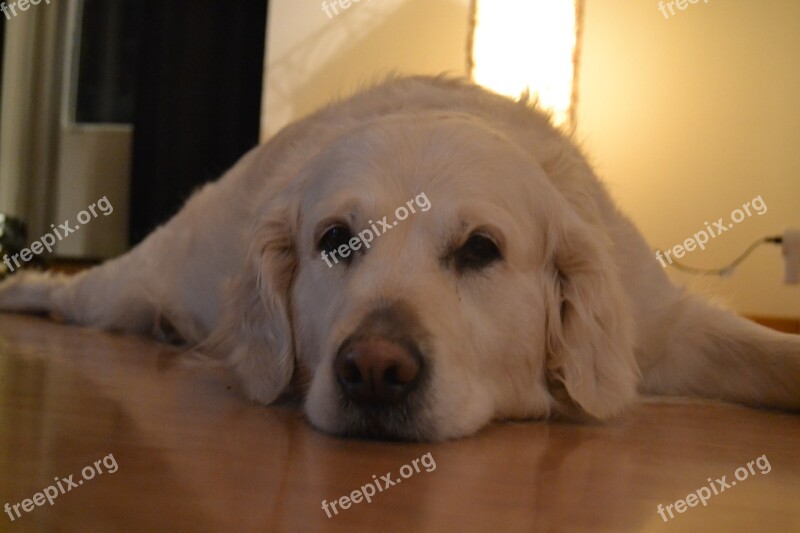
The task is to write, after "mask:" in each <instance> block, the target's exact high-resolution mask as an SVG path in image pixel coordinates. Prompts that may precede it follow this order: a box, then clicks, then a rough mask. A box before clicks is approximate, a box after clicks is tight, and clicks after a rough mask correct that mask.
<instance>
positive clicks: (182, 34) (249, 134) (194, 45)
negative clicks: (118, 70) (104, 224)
mask: <svg viewBox="0 0 800 533" xmlns="http://www.w3.org/2000/svg"><path fill="white" fill-rule="evenodd" d="M144 4H145V5H146V7H145V9H144V13H145V14H144V19H143V22H142V32H141V40H140V43H141V44H140V48H139V53H138V57H137V71H138V72H137V79H136V106H135V111H134V141H133V169H132V183H131V224H130V239H131V244H132V245H133V244H136V243H137V242H139V241H141V240H142V239H143V238H144V237H146V236H147V234H148V233H150V232H151V231H152V230H153V229H154V228H155V227H156V226H157V225H159V224H162V223H163V222H165V221H166V220H168V219H169V218H170V217H171V216H172V215H174V214H175V213H176V212H177V211H178V210H179V209H180V207H181V206H182V205H183V203H184V202H185V201H186V199H187V198H188V197H189V196H190V195H191V193H192V192H193V191H194V190H195V189H197V188H198V187H199V186H200V185H202V184H203V183H205V182H208V181H211V180H214V179H216V178H217V177H219V175H220V174H222V173H223V172H224V171H225V170H226V169H228V168H229V167H230V166H231V165H232V164H233V163H234V162H236V160H237V159H238V158H239V157H240V156H242V155H243V154H244V153H245V152H246V151H247V150H248V149H250V148H251V147H253V146H254V145H256V144H257V143H258V138H259V124H260V115H261V86H262V77H263V65H264V39H265V35H266V18H267V0H236V1H235V2H220V1H219V0H144Z"/></svg>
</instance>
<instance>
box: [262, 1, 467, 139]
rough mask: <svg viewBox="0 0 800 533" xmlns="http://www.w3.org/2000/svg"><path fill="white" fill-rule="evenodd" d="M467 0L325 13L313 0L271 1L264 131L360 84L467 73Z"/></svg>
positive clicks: (381, 4)
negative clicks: (392, 75) (389, 76)
mask: <svg viewBox="0 0 800 533" xmlns="http://www.w3.org/2000/svg"><path fill="white" fill-rule="evenodd" d="M468 4H469V0H361V1H360V2H358V3H353V4H351V5H350V7H349V8H348V9H347V10H345V11H341V12H340V14H339V15H333V17H332V18H329V17H328V15H326V14H325V12H324V11H323V10H322V7H321V2H320V1H316V0H310V1H305V0H303V1H298V0H274V1H272V2H270V15H269V28H268V32H267V33H268V42H267V70H266V84H265V100H264V120H263V123H262V136H263V137H265V138H267V137H269V136H271V135H273V134H274V133H275V132H277V131H278V130H279V129H280V128H282V127H283V126H285V125H286V124H288V123H289V122H291V121H292V120H296V119H298V118H300V117H302V116H304V115H307V114H308V113H310V112H312V111H314V110H315V109H318V108H320V107H322V106H323V105H325V104H326V103H328V102H330V101H331V100H332V99H335V98H341V97H344V96H347V95H349V94H351V93H353V92H354V91H355V90H357V89H358V88H359V87H360V86H362V85H364V84H368V83H370V82H374V81H376V80H379V79H381V77H383V76H385V75H387V74H389V73H391V72H396V73H400V74H439V73H442V72H451V73H454V74H458V75H464V74H465V73H466V54H465V49H466V44H467V23H468Z"/></svg>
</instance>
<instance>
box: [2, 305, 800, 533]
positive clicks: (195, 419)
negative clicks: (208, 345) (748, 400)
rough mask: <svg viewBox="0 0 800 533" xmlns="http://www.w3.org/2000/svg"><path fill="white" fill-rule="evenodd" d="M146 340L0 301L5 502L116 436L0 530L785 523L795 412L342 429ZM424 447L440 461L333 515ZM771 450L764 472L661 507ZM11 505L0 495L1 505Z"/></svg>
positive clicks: (799, 484)
mask: <svg viewBox="0 0 800 533" xmlns="http://www.w3.org/2000/svg"><path fill="white" fill-rule="evenodd" d="M177 360H178V352H177V351H176V350H175V349H173V348H170V347H166V346H163V345H160V344H157V343H155V342H152V341H149V340H144V339H137V338H131V337H124V336H117V335H110V334H105V333H100V332H95V331H90V330H85V329H78V328H69V327H65V326H61V325H57V324H53V323H50V322H47V321H44V320H41V319H37V318H31V317H20V316H12V315H0V505H5V503H9V504H10V505H13V504H16V503H20V502H22V501H23V500H25V499H27V498H31V497H33V495H34V494H36V493H37V492H40V491H42V490H43V489H45V488H46V487H48V486H50V485H51V484H53V483H54V478H56V477H58V478H60V479H64V478H67V477H68V476H69V475H71V474H72V475H73V476H74V479H75V480H78V479H81V471H82V469H83V468H84V467H86V466H87V465H92V464H93V463H94V462H95V461H97V460H101V459H102V458H103V457H106V456H108V455H109V454H113V457H114V459H115V460H116V463H117V464H118V470H117V471H116V472H114V473H109V472H104V473H103V474H100V475H96V476H95V477H94V478H93V479H91V480H86V481H85V482H84V483H83V484H82V485H79V486H78V487H76V488H73V489H72V490H70V491H68V492H66V493H64V494H62V495H59V496H58V497H57V498H56V499H55V500H54V501H53V505H52V506H50V505H49V504H48V503H47V502H45V503H44V505H43V506H42V507H34V508H33V510H32V511H31V512H28V513H25V512H22V513H21V514H22V516H21V518H16V517H15V520H14V521H13V522H12V521H11V520H10V518H9V516H8V514H6V513H3V514H0V531H431V532H433V531H437V532H438V531H497V532H500V531H503V532H505V531H800V506H798V505H797V503H798V501H800V416H792V415H788V414H783V413H776V412H767V411H757V410H752V409H746V408H741V407H735V406H721V405H713V404H690V403H683V404H680V403H679V404H667V405H664V404H646V405H642V406H640V407H638V408H636V409H634V410H632V411H630V412H629V413H627V414H626V415H625V416H623V417H621V418H620V419H618V420H616V421H614V422H612V423H610V424H607V425H583V426H580V425H572V424H552V423H551V424H545V423H536V422H531V423H514V424H495V425H492V426H491V427H489V428H487V429H486V430H484V431H483V432H482V433H480V434H479V435H478V436H476V437H474V438H470V439H463V440H459V441H454V442H447V443H440V444H400V443H383V442H367V441H353V440H342V439H337V438H333V437H329V436H326V435H323V434H320V433H319V432H317V431H315V430H313V429H311V428H310V427H309V426H308V424H307V423H306V422H305V420H304V419H303V416H302V413H301V412H300V411H299V409H298V408H296V407H293V406H286V405H285V406H281V407H263V406H258V405H253V404H251V403H249V402H247V401H246V400H244V399H243V398H242V396H241V394H240V393H239V392H238V390H237V388H236V386H235V384H234V383H233V381H232V380H231V378H230V377H229V376H227V375H225V374H224V373H221V372H218V371H215V370H211V369H207V368H187V367H185V366H184V365H181V364H177ZM428 452H430V453H431V455H432V457H433V459H434V460H435V464H436V468H435V470H432V471H431V472H426V470H425V469H421V471H420V472H419V473H416V474H414V475H412V476H411V477H409V478H407V479H404V480H402V483H400V484H397V485H394V486H392V487H390V488H388V489H386V491H384V492H381V493H378V494H376V495H375V496H374V497H373V498H372V503H367V502H365V501H362V502H361V503H358V504H355V505H352V506H351V507H349V508H348V509H346V510H341V511H340V512H339V514H338V515H335V516H333V517H332V518H328V517H327V515H326V513H325V511H323V510H322V505H321V503H322V500H323V499H324V500H327V501H328V502H330V501H331V500H336V499H338V498H339V497H341V496H345V495H349V494H350V493H352V492H353V491H354V490H356V489H358V488H359V487H361V486H362V485H365V484H366V483H369V482H370V481H372V480H373V474H375V475H376V476H378V477H380V476H382V475H384V474H385V473H387V472H391V473H392V478H398V477H399V475H398V472H399V469H400V467H402V466H403V465H404V464H406V463H410V462H411V461H412V460H413V459H416V458H418V457H420V456H422V455H424V454H426V453H428ZM762 455H766V456H767V458H768V460H769V463H770V466H771V471H770V472H769V473H768V474H761V473H760V472H759V471H758V469H756V474H755V475H750V476H749V478H748V479H746V480H744V481H740V482H739V483H738V484H737V485H736V486H732V487H730V488H729V489H727V490H725V492H724V493H721V494H719V495H718V496H714V497H712V498H711V499H710V500H709V501H708V505H707V506H706V507H703V506H701V505H698V506H697V507H694V508H689V509H687V510H686V511H685V512H684V513H682V514H676V517H675V518H674V519H672V520H670V521H669V523H664V521H663V520H662V518H661V517H660V516H659V514H658V513H657V510H656V508H657V505H658V504H659V503H661V504H662V505H667V504H670V503H673V502H674V501H675V500H678V499H680V498H685V497H686V495H687V494H689V493H691V492H694V491H696V490H697V489H699V488H701V487H703V486H706V485H708V481H707V478H713V479H716V478H720V477H721V476H723V475H726V476H727V480H728V481H729V482H730V480H732V479H734V471H735V470H736V468H738V467H740V466H746V464H747V463H748V462H749V461H752V460H755V459H756V458H757V457H759V456H762ZM12 513H13V511H12Z"/></svg>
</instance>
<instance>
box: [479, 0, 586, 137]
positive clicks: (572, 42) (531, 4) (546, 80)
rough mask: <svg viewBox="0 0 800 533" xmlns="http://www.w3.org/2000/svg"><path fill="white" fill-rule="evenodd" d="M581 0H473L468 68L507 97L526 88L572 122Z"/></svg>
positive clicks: (558, 119)
mask: <svg viewBox="0 0 800 533" xmlns="http://www.w3.org/2000/svg"><path fill="white" fill-rule="evenodd" d="M583 2H584V0H472V18H471V21H472V28H471V32H470V42H469V44H468V48H469V50H468V57H469V64H468V68H469V72H470V75H471V76H472V79H473V80H474V81H475V82H476V83H478V84H480V85H483V86H484V87H486V88H488V89H490V90H493V91H495V92H498V93H500V94H504V95H507V96H511V97H514V98H516V97H519V96H520V95H521V94H522V93H524V92H525V91H528V92H529V93H530V95H531V96H534V97H535V98H537V99H538V101H539V106H540V107H542V108H543V109H545V110H548V111H550V112H551V113H552V115H553V121H554V123H555V124H556V125H561V126H564V127H566V129H568V130H571V129H573V128H574V127H575V111H576V110H575V107H576V104H577V96H578V95H577V81H578V76H577V73H578V59H579V52H580V37H581V23H582V18H583Z"/></svg>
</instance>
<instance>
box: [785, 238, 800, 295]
mask: <svg viewBox="0 0 800 533" xmlns="http://www.w3.org/2000/svg"><path fill="white" fill-rule="evenodd" d="M781 244H782V246H783V258H784V260H785V267H786V276H785V280H784V281H785V283H787V284H788V285H797V284H798V283H800V230H798V229H787V230H786V231H785V232H784V233H783V237H782V240H781Z"/></svg>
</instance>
